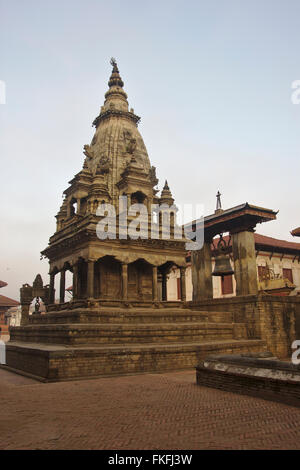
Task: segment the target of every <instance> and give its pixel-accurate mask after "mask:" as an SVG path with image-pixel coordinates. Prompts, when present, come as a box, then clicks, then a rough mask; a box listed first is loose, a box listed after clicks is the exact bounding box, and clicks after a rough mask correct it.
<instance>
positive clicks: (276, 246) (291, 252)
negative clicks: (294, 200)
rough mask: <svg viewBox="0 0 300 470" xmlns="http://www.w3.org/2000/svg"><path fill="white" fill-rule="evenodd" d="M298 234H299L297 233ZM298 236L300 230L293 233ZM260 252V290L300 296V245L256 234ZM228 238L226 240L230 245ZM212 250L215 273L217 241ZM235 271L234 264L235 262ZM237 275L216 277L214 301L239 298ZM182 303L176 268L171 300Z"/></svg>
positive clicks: (189, 291) (188, 292)
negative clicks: (216, 299) (237, 293)
mask: <svg viewBox="0 0 300 470" xmlns="http://www.w3.org/2000/svg"><path fill="white" fill-rule="evenodd" d="M297 231H298V232H297ZM291 233H292V234H293V235H295V236H296V233H299V235H298V236H300V228H299V229H296V230H294V231H293V232H291ZM254 237H255V248H256V266H257V278H258V287H259V290H264V291H267V292H268V293H271V294H274V295H299V294H300V243H295V242H289V241H285V240H278V239H276V238H272V237H266V236H264V235H260V234H258V233H255V234H254ZM228 238H229V237H228V236H227V237H224V239H225V240H226V241H228ZM217 240H218V239H215V241H214V246H212V247H211V248H212V256H213V258H212V270H214V266H215V258H214V255H215V253H216V250H215V248H216V245H217V243H216V241H217ZM187 262H188V267H187V270H186V299H187V300H192V293H193V286H192V272H191V262H190V256H189V255H188V257H187ZM231 265H232V267H233V263H232V262H231ZM235 289H236V283H235V278H234V275H228V276H224V277H223V278H222V277H213V293H214V298H219V297H232V296H235V295H236V292H235ZM179 299H181V292H180V272H179V269H178V268H176V267H174V268H173V269H172V270H171V273H170V275H169V279H168V300H179Z"/></svg>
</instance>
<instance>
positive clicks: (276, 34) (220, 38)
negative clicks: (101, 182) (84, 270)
mask: <svg viewBox="0 0 300 470" xmlns="http://www.w3.org/2000/svg"><path fill="white" fill-rule="evenodd" d="M299 44H300V2H299V0H295V1H294V0H280V1H277V0H251V1H250V0H226V1H225V0H218V1H214V0H209V1H208V0H207V1H201V0H197V1H194V0H185V1H176V0H172V1H169V0H160V1H158V0H151V1H146V0H139V1H136V0H127V1H124V0H122V1H117V0H114V1H113V2H109V1H107V0H106V1H102V0H59V1H58V0H52V1H46V0H44V1H41V0H26V1H24V0H18V1H17V0H0V58H1V62H0V65H1V67H0V80H2V81H5V83H6V104H0V126H1V127H0V129H1V132H0V155H1V189H0V191H1V245H0V246H1V248H0V255H1V258H0V259H1V265H0V279H2V280H4V281H6V282H8V283H9V285H8V287H6V288H4V289H1V294H3V295H7V296H10V297H13V298H16V299H17V298H18V296H19V293H18V292H19V288H20V286H21V284H23V283H25V282H28V283H32V281H33V279H34V277H35V275H36V274H37V273H38V272H40V273H41V274H42V277H43V279H44V281H45V283H46V282H47V283H48V277H47V272H48V263H47V262H46V261H39V253H40V251H41V250H42V249H44V248H45V247H46V246H47V243H48V239H49V236H50V235H52V233H53V232H54V230H55V219H54V216H55V214H56V213H57V211H58V209H59V207H60V204H61V201H62V192H63V190H64V189H66V187H67V183H68V181H69V180H70V179H71V178H72V177H73V176H74V174H75V173H77V172H78V171H79V170H80V169H81V167H82V163H83V159H84V155H83V153H82V149H83V145H84V144H87V143H90V140H91V138H92V135H93V132H94V128H92V126H91V124H92V121H93V119H94V118H95V117H96V116H97V115H98V113H99V109H100V106H101V105H102V104H103V100H104V93H105V92H106V91H107V88H108V87H107V82H108V79H109V75H110V73H111V66H110V64H109V60H110V58H111V56H114V57H116V59H117V61H118V65H119V69H120V73H121V76H122V78H123V80H124V82H125V87H124V88H125V90H126V92H127V93H128V99H129V105H130V107H131V106H132V107H133V108H134V110H135V112H136V114H138V115H139V116H141V117H142V121H141V124H140V125H139V129H140V132H141V134H142V136H143V138H144V141H145V144H146V147H147V149H148V153H149V157H150V160H151V163H152V164H153V165H155V166H156V167H157V174H158V177H159V179H160V188H161V185H162V184H163V181H164V179H165V178H167V179H168V182H169V185H170V188H171V190H172V192H173V196H174V197H175V199H176V201H177V202H178V203H203V204H204V205H205V213H206V214H210V213H211V212H212V211H213V210H214V209H215V195H216V192H217V190H218V189H219V190H220V191H221V193H222V202H223V208H228V207H231V206H233V205H237V204H240V203H243V202H246V201H247V202H249V203H252V204H256V205H261V206H264V207H268V208H271V209H274V210H279V211H280V212H279V214H278V220H277V221H274V222H269V223H267V224H263V225H261V226H259V227H258V229H257V231H258V232H259V233H262V234H266V235H270V236H273V237H277V238H282V239H287V240H293V241H297V240H295V239H293V238H292V237H291V236H290V234H289V232H290V230H291V229H293V228H295V227H296V226H299V225H300V215H299V197H300V191H299V177H300V164H299V150H300V105H293V104H292V102H291V94H292V89H291V84H292V82H293V81H294V80H300V60H299ZM57 277H58V276H57Z"/></svg>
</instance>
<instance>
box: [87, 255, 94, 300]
mask: <svg viewBox="0 0 300 470" xmlns="http://www.w3.org/2000/svg"><path fill="white" fill-rule="evenodd" d="M94 266H95V263H94V261H92V260H89V261H88V268H87V296H88V298H91V299H93V298H94V282H95V280H94Z"/></svg>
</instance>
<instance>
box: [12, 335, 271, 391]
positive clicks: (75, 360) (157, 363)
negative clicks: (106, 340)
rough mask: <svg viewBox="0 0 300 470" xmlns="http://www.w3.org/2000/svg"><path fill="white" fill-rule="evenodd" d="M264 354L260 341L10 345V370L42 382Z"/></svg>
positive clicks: (160, 370)
mask: <svg viewBox="0 0 300 470" xmlns="http://www.w3.org/2000/svg"><path fill="white" fill-rule="evenodd" d="M265 350H267V347H266V344H265V342H264V341H261V340H233V339H231V340H222V341H220V340H217V341H203V342H201V343H200V342H193V343H190V342H183V343H180V342H178V343H176V344H170V343H169V344H168V343H165V344H156V343H149V344H144V345H141V344H124V345H121V346H120V345H119V346H117V345H114V346H112V345H110V346H107V345H103V346H98V345H97V346H96V345H93V346H92V347H91V346H88V345H82V346H80V347H73V346H64V345H53V344H45V343H43V344H39V343H24V342H10V343H8V344H7V349H6V357H7V364H8V366H9V368H10V369H12V370H15V371H16V372H19V373H21V374H25V375H30V376H34V377H35V378H38V379H39V380H42V381H45V382H56V381H61V380H74V379H79V378H93V377H99V376H113V375H121V374H135V373H145V372H148V373H150V372H162V371H171V370H180V369H188V368H194V367H196V365H197V364H198V363H199V361H201V360H203V359H205V358H206V357H207V356H208V355H210V354H241V353H246V352H258V351H265Z"/></svg>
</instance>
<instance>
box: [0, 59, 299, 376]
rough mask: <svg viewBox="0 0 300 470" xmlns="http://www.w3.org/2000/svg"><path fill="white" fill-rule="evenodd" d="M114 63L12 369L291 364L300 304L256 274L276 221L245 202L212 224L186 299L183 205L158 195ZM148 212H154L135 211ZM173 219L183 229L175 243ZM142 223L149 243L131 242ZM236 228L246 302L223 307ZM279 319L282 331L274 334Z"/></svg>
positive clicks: (17, 335) (18, 334) (18, 333)
mask: <svg viewBox="0 0 300 470" xmlns="http://www.w3.org/2000/svg"><path fill="white" fill-rule="evenodd" d="M111 65H112V73H111V76H110V79H109V82H108V86H109V88H108V91H107V92H106V93H105V100H104V104H103V106H102V107H101V109H100V113H99V115H98V116H97V117H96V119H95V120H94V122H93V125H94V126H95V134H94V136H93V138H92V141H91V143H90V144H89V145H84V152H83V153H84V157H83V166H82V169H81V171H79V173H77V174H76V175H75V176H74V177H73V179H72V180H71V181H70V182H69V187H68V188H67V189H66V190H65V191H64V200H63V203H62V206H61V207H60V209H59V211H58V213H57V215H56V221H57V227H56V231H55V233H54V234H53V235H52V236H51V237H50V240H49V245H48V246H47V248H45V249H44V250H43V251H42V256H43V257H45V258H47V259H48V260H49V276H50V279H49V283H47V284H46V285H45V284H44V283H43V280H42V278H41V276H40V275H37V276H36V277H35V280H34V282H33V283H32V285H30V284H24V285H23V286H22V288H21V306H22V321H21V326H20V327H12V328H10V342H9V343H8V344H7V351H6V357H7V367H10V368H12V369H14V370H17V371H19V372H21V373H24V374H30V375H32V376H34V377H37V378H39V379H40V380H44V381H57V380H65V379H73V378H74V379H75V378H78V377H96V376H99V375H113V374H122V373H126V374H128V373H135V372H150V371H163V370H176V369H183V368H191V367H195V366H196V365H197V363H198V361H199V360H200V359H204V358H205V357H206V356H207V354H209V353H216V352H219V353H234V352H238V353H239V352H257V351H265V350H266V349H267V348H269V349H271V350H272V348H273V349H274V352H275V353H276V354H277V355H279V356H280V355H281V356H282V357H283V356H285V357H286V355H287V353H288V351H289V344H291V340H292V339H293V338H294V337H295V309H296V308H297V309H298V310H299V305H300V304H299V302H298V304H297V305H296V303H295V302H294V303H293V302H292V301H290V300H283V299H275V300H274V298H272V299H269V298H265V297H264V296H263V295H261V294H260V293H258V291H257V276H256V271H255V268H253V266H255V249H254V236H253V231H254V229H255V226H256V224H257V223H261V222H266V221H268V220H272V219H275V218H276V213H274V212H273V211H271V210H268V209H262V208H259V207H256V206H253V205H249V204H243V205H240V206H237V207H235V208H232V209H229V210H226V211H222V210H221V209H220V210H218V211H216V213H215V214H213V215H212V216H208V217H206V218H205V219H204V237H203V238H204V245H203V247H202V248H201V249H199V250H198V251H197V252H195V253H193V254H192V260H193V263H194V264H193V292H194V295H193V301H192V302H186V295H185V292H186V285H185V269H186V259H187V256H188V255H189V254H188V253H187V251H186V240H185V239H184V237H178V233H182V232H183V228H182V227H178V225H177V222H176V210H177V209H176V206H175V202H174V198H173V195H172V193H171V191H170V188H169V185H168V183H167V181H165V183H164V185H163V189H162V191H161V192H159V190H158V188H157V185H158V179H157V177H156V170H155V167H153V166H151V163H150V160H149V156H148V153H147V149H146V147H145V144H144V142H143V139H142V136H141V134H140V132H139V130H138V123H139V120H140V118H139V117H138V116H137V115H136V114H135V112H134V110H133V109H132V108H129V105H128V101H127V94H126V93H125V91H124V88H123V87H124V83H123V81H122V78H121V76H120V73H119V70H118V66H117V63H116V61H115V60H114V59H112V60H111ZM166 176H167V175H166ZM199 200H200V201H201V195H199ZM141 205H143V207H144V208H145V212H143V213H140V212H139V211H137V212H139V213H137V212H136V213H135V211H134V208H136V207H140V206H141ZM157 206H159V208H160V209H159V210H157V209H156V207H157ZM108 207H110V208H113V211H114V213H115V216H116V217H114V214H113V213H110V212H109V210H108V209H107V208H108ZM104 209H105V210H104ZM106 209H107V210H106ZM104 220H106V221H108V223H107V231H106V232H105V233H106V236H103V234H104V232H103V230H102V232H101V233H102V235H101V234H99V224H100V226H101V222H103V221H104ZM137 220H139V223H137ZM164 220H170V221H171V224H170V234H169V236H166V229H165V226H164V222H163V221H164ZM192 225H193V224H191V226H192ZM134 226H135V227H136V228H137V232H139V236H137V237H130V236H128V233H129V232H128V231H129V229H130V228H132V227H134ZM153 227H156V230H155V231H154V232H155V233H154V232H153ZM226 231H227V232H230V233H231V234H232V237H233V254H234V272H235V276H236V279H237V285H238V289H237V294H238V295H237V297H236V298H234V299H213V298H212V287H211V285H212V284H211V276H212V272H211V259H210V256H211V255H210V252H209V247H210V245H211V242H212V239H213V238H214V237H215V236H217V235H220V234H222V233H224V232H226ZM113 234H114V236H112V235H113ZM167 235H168V234H167ZM222 256H223V258H222V260H223V261H222V263H219V267H220V269H219V270H218V272H217V273H216V272H214V273H213V274H214V275H216V274H217V275H221V276H222V275H224V271H222V269H221V267H222V266H223V265H226V259H225V258H226V256H227V252H226V253H225V252H224V253H223V254H222ZM227 264H228V263H227ZM172 269H179V272H180V277H179V284H180V285H179V287H180V292H181V300H179V301H172V302H171V301H168V292H167V279H168V275H169V273H170V270H172ZM67 271H69V272H71V273H72V278H73V282H72V287H71V289H70V290H71V291H72V299H71V300H70V301H66V297H65V293H66V288H67V285H66V273H67ZM56 276H57V277H58V278H59V289H56V290H55V285H57V283H56V282H55V280H56ZM35 298H36V304H35V311H34V312H33V314H32V315H30V314H29V311H30V305H31V302H32V301H33V299H35ZM39 299H42V300H43V302H44V304H45V305H46V310H47V311H46V313H45V314H41V313H40V310H39ZM284 302H285V303H284ZM295 305H296V307H295ZM286 306H287V307H286ZM286 308H288V312H289V321H288V322H287V321H286V318H285V317H284V315H285V313H284V312H285V310H284V309H286ZM274 321H275V323H276V322H277V323H276V324H277V327H276V328H277V329H276V331H275V330H274V328H273V329H272V328H270V327H269V326H270V322H273V323H272V325H274ZM277 332H278V333H277Z"/></svg>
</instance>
